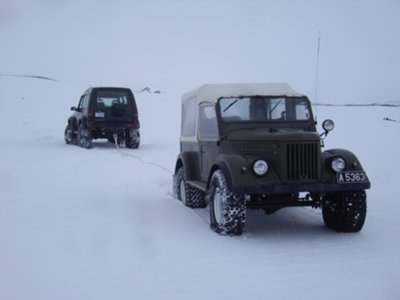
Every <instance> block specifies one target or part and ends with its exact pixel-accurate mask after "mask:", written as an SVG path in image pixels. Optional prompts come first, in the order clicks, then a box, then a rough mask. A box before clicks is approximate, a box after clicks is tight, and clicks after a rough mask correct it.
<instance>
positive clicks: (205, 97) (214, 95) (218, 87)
mask: <svg viewBox="0 0 400 300" xmlns="http://www.w3.org/2000/svg"><path fill="white" fill-rule="evenodd" d="M195 96H197V97H198V99H199V101H210V102H217V100H218V99H219V98H221V97H240V96H289V97H303V96H304V95H303V94H301V93H299V92H296V91H295V90H294V89H293V88H292V87H291V86H290V85H289V84H287V83H283V82H281V83H230V84H205V85H202V86H200V87H199V88H197V89H194V90H192V91H190V92H187V93H185V94H184V95H183V96H182V101H185V100H186V99H188V98H192V97H195Z"/></svg>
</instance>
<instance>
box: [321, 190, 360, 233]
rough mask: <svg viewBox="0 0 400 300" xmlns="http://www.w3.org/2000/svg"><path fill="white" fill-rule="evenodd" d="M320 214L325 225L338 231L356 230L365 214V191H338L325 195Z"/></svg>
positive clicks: (358, 229)
mask: <svg viewBox="0 0 400 300" xmlns="http://www.w3.org/2000/svg"><path fill="white" fill-rule="evenodd" d="M325 200H326V201H325V204H324V205H323V206H322V216H323V218H324V223H325V225H326V227H328V228H330V229H333V230H335V231H338V232H358V231H360V230H361V228H362V227H363V225H364V222H365V217H366V214H367V196H366V193H365V191H353V192H338V193H330V194H327V195H326V198H325Z"/></svg>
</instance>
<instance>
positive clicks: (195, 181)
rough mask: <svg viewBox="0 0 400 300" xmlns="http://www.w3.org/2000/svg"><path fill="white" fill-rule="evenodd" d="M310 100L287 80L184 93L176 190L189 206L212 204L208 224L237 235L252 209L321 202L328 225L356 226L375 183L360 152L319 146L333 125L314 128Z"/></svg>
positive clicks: (209, 87)
mask: <svg viewBox="0 0 400 300" xmlns="http://www.w3.org/2000/svg"><path fill="white" fill-rule="evenodd" d="M315 124H316V122H315V120H314V117H313V113H312V109H311V104H310V101H309V100H308V98H307V97H306V96H305V95H302V94H300V93H298V92H296V91H294V90H293V89H292V88H291V87H290V86H289V85H288V84H285V83H265V84H261V83H258V84H211V85H203V86H201V87H200V88H198V89H195V90H193V91H191V92H188V93H186V94H184V95H183V97H182V127H181V137H180V154H179V156H178V159H177V161H176V166H175V173H174V176H173V181H174V193H175V195H176V197H177V198H178V199H179V200H181V201H182V202H183V203H184V204H185V205H187V206H189V207H192V208H200V207H206V206H207V205H209V206H210V224H211V228H212V229H213V230H214V231H216V232H218V233H220V234H228V235H240V234H242V232H243V229H244V225H245V221H246V210H247V208H255V209H262V210H264V211H265V212H266V213H267V214H270V213H273V212H275V211H276V210H278V209H280V208H283V207H289V206H312V207H315V208H322V215H323V219H324V222H325V225H326V226H327V227H329V228H331V229H334V230H336V231H339V232H357V231H360V230H361V228H362V227H363V225H364V221H365V216H366V209H367V208H366V193H365V190H366V189H369V188H370V182H369V180H368V177H367V175H366V173H365V172H364V170H363V168H362V166H361V164H360V162H359V161H358V159H357V157H356V156H355V155H354V154H353V153H352V152H350V151H348V150H344V149H331V150H325V151H322V150H321V148H322V147H323V138H324V137H325V136H326V135H327V134H328V132H329V131H330V130H332V129H333V127H334V124H333V122H332V121H331V120H326V121H324V123H323V128H324V133H322V134H321V135H320V134H319V133H317V131H316V126H315Z"/></svg>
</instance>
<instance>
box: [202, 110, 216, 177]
mask: <svg viewBox="0 0 400 300" xmlns="http://www.w3.org/2000/svg"><path fill="white" fill-rule="evenodd" d="M198 126H199V127H198V128H199V130H198V138H199V148H200V157H199V158H200V174H201V180H202V181H204V182H205V181H207V180H208V176H209V174H210V169H211V167H212V165H213V164H214V162H215V160H216V157H217V155H218V150H219V149H218V148H219V147H218V145H219V135H218V123H217V117H216V113H215V107H214V105H212V104H210V103H201V104H200V107H199V123H198Z"/></svg>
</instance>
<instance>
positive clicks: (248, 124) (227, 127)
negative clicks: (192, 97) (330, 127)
mask: <svg viewBox="0 0 400 300" xmlns="http://www.w3.org/2000/svg"><path fill="white" fill-rule="evenodd" d="M243 98H250V99H252V98H260V99H261V100H264V101H265V99H280V98H284V99H285V101H286V102H285V105H286V104H287V103H288V101H299V100H300V101H302V102H304V103H305V105H306V107H307V110H308V114H309V116H308V119H300V120H293V119H290V120H289V119H269V120H267V119H266V118H265V119H262V120H254V119H249V120H240V119H237V120H233V119H232V120H230V121H227V120H226V117H225V118H224V116H223V114H224V110H225V112H226V111H228V110H229V109H232V108H233V107H234V106H235V105H236V103H237V102H238V101H240V99H243ZM223 99H232V100H233V101H232V102H231V103H229V104H227V105H226V106H225V107H221V100H223ZM233 102H235V104H233V105H231V104H232V103H233ZM278 104H279V103H278ZM278 104H277V105H278ZM230 105H231V107H229V106H230ZM215 106H216V113H217V118H218V123H219V127H220V131H221V133H223V132H232V131H236V130H241V129H257V128H260V129H262V130H265V129H267V130H268V131H270V132H276V131H285V130H286V131H290V130H294V131H316V127H315V121H314V116H313V111H312V106H311V102H310V101H309V99H308V98H307V97H306V96H301V97H299V96H295V97H293V96H286V95H282V96H277V95H274V96H265V95H262V96H241V97H225V96H224V97H220V98H218V100H217V102H216V105H215ZM264 109H265V108H264ZM275 109H276V108H275ZM265 117H266V116H265Z"/></svg>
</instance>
